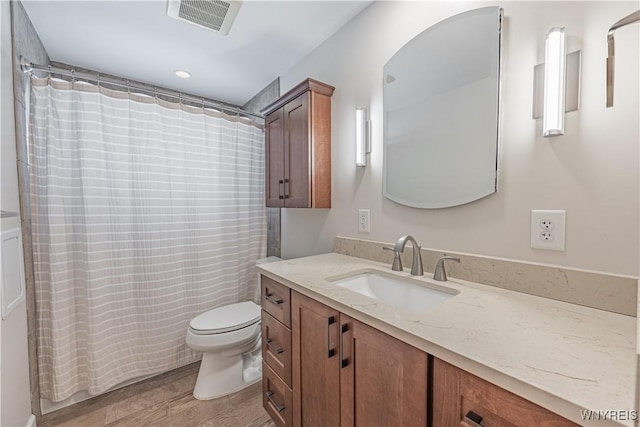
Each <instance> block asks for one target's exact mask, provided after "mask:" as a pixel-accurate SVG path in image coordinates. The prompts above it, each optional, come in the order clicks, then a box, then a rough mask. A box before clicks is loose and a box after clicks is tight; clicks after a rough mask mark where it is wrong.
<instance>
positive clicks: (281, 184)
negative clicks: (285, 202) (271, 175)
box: [278, 179, 284, 199]
mask: <svg viewBox="0 0 640 427" xmlns="http://www.w3.org/2000/svg"><path fill="white" fill-rule="evenodd" d="M278 199H284V181H283V180H281V179H279V180H278Z"/></svg>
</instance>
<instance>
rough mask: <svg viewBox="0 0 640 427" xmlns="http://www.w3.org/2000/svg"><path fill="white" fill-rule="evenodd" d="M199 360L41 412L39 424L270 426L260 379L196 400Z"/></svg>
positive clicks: (56, 426)
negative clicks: (239, 388) (221, 394)
mask: <svg viewBox="0 0 640 427" xmlns="http://www.w3.org/2000/svg"><path fill="white" fill-rule="evenodd" d="M199 367H200V362H198V363H194V364H191V365H188V366H185V367H182V368H179V369H176V370H174V371H171V372H167V373H165V374H162V375H159V376H157V377H153V378H150V379H148V380H145V381H142V382H139V383H136V384H132V385H130V386H127V387H123V388H121V389H118V390H114V391H112V392H109V393H106V394H103V395H101V396H98V397H94V398H92V399H89V400H87V401H84V402H81V403H78V404H75V405H72V406H69V407H67V408H64V409H61V410H58V411H55V412H52V413H50V414H46V415H43V416H42V418H41V419H40V420H38V423H37V424H38V427H105V426H109V427H116V426H118V427H129V426H132V427H133V426H135V427H138V426H154V427H174V426H175V427H241V426H247V427H274V426H275V425H274V424H273V422H272V421H271V419H270V418H269V415H267V413H266V412H265V410H264V409H263V408H262V393H261V391H262V388H261V384H260V383H257V384H254V385H252V386H250V387H248V388H246V389H244V390H242V391H239V392H237V393H234V394H231V395H229V396H225V397H221V398H219V399H214V400H196V399H195V398H194V397H193V395H192V393H193V386H194V385H195V383H196V376H197V374H198V368H199Z"/></svg>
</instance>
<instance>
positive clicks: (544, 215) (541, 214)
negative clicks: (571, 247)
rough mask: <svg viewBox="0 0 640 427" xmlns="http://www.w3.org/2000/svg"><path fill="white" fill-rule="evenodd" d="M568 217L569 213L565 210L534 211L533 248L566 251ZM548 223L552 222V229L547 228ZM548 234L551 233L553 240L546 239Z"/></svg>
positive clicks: (532, 216)
mask: <svg viewBox="0 0 640 427" xmlns="http://www.w3.org/2000/svg"><path fill="white" fill-rule="evenodd" d="M566 215H567V212H566V211H563V210H532V211H531V247H532V248H533V249H546V250H550V251H564V246H565V245H564V241H565V225H566ZM548 222H551V224H552V226H551V227H545V224H547V223H548ZM546 233H551V238H550V239H548V240H545V238H544V236H546V235H547V234H546Z"/></svg>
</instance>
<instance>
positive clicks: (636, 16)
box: [607, 10, 640, 108]
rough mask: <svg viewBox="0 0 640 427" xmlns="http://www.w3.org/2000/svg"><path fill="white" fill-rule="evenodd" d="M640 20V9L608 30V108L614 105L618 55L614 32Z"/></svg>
mask: <svg viewBox="0 0 640 427" xmlns="http://www.w3.org/2000/svg"><path fill="white" fill-rule="evenodd" d="M635 22H640V10H637V11H635V12H633V13H632V14H630V15H627V16H625V17H624V18H622V19H621V20H619V21H618V22H616V23H615V24H613V25H612V26H611V28H609V31H608V32H607V53H608V55H607V108H609V107H613V76H614V71H615V67H614V64H615V62H614V58H615V56H616V49H615V39H614V33H615V31H616V30H617V29H618V28H621V27H624V26H625V25H629V24H633V23H635Z"/></svg>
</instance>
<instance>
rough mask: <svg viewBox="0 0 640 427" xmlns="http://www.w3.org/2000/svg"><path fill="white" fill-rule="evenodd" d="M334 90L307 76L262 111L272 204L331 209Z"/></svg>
mask: <svg viewBox="0 0 640 427" xmlns="http://www.w3.org/2000/svg"><path fill="white" fill-rule="evenodd" d="M333 91H334V87H333V86H329V85H327V84H324V83H321V82H319V81H317V80H313V79H307V80H305V81H303V82H302V83H300V84H299V85H298V86H296V87H294V88H293V89H291V90H290V91H289V92H287V93H286V94H284V95H283V96H282V97H280V99H278V100H277V101H276V102H274V103H273V104H271V105H269V106H267V107H266V108H265V109H264V110H262V113H263V114H265V116H266V121H265V133H266V156H265V157H266V168H265V169H266V180H265V183H266V204H267V206H268V207H275V208H330V207H331V95H333Z"/></svg>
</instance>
